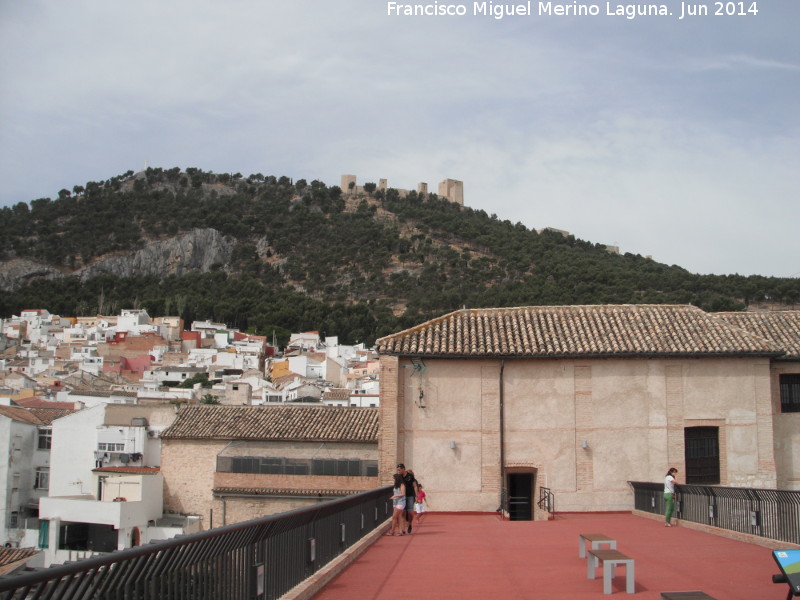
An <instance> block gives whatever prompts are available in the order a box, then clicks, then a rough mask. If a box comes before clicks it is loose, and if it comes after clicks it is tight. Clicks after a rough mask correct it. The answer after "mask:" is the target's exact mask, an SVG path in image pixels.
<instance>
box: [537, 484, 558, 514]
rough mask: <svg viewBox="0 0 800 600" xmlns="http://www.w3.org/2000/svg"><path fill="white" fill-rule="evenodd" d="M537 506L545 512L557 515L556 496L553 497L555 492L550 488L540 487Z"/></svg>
mask: <svg viewBox="0 0 800 600" xmlns="http://www.w3.org/2000/svg"><path fill="white" fill-rule="evenodd" d="M536 506H538V507H539V508H541V509H542V510H545V511H547V512H549V513H551V514H555V512H556V500H555V496H553V492H552V491H551V490H550V488H546V487H540V488H539V501H538V502H537V503H536Z"/></svg>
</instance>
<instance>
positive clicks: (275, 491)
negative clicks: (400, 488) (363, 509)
mask: <svg viewBox="0 0 800 600" xmlns="http://www.w3.org/2000/svg"><path fill="white" fill-rule="evenodd" d="M211 491H212V492H213V493H214V494H219V495H221V496H225V495H227V494H236V495H241V494H248V495H252V496H334V497H339V496H352V495H353V494H358V493H360V492H361V491H363V490H340V489H336V490H322V489H314V490H312V489H302V490H295V489H290V488H243V487H220V488H214V489H213V490H211Z"/></svg>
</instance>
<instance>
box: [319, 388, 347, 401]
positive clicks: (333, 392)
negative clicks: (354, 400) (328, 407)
mask: <svg viewBox="0 0 800 600" xmlns="http://www.w3.org/2000/svg"><path fill="white" fill-rule="evenodd" d="M322 397H323V398H324V399H325V400H349V399H350V390H349V389H348V388H333V389H330V390H328V391H327V392H324V393H323V394H322Z"/></svg>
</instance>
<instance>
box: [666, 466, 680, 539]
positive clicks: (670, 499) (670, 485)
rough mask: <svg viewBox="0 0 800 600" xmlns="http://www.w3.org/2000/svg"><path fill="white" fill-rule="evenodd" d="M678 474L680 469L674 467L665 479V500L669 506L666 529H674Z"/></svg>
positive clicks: (667, 508) (667, 507)
mask: <svg viewBox="0 0 800 600" xmlns="http://www.w3.org/2000/svg"><path fill="white" fill-rule="evenodd" d="M677 472H678V469H676V468H675V467H672V468H670V470H669V471H667V476H666V477H665V478H664V500H665V502H666V505H667V506H666V510H665V511H664V517H665V518H666V523H664V526H665V527H672V511H673V510H675V474H676V473H677Z"/></svg>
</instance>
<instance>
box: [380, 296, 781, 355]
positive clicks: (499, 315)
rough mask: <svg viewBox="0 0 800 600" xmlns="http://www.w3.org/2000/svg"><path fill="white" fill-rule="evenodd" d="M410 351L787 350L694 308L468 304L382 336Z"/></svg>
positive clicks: (393, 349) (385, 345) (392, 346)
mask: <svg viewBox="0 0 800 600" xmlns="http://www.w3.org/2000/svg"><path fill="white" fill-rule="evenodd" d="M377 345H378V350H379V352H381V353H382V354H396V355H405V356H442V357H448V356H450V357H459V356H473V357H478V356H517V357H530V358H554V357H572V356H575V357H578V356H596V357H607V356H637V355H644V356H696V355H707V356H721V355H724V356H737V355H738V356H741V355H765V356H770V355H771V356H778V355H781V354H783V347H782V346H781V345H779V344H776V343H775V342H772V341H770V340H769V339H764V338H763V337H756V336H754V335H751V334H750V333H748V332H746V331H743V330H742V329H740V328H737V327H732V326H730V325H729V324H728V323H727V322H725V321H723V320H721V319H717V318H715V317H713V316H712V315H709V314H708V313H706V312H704V311H702V310H700V309H699V308H697V307H694V306H684V305H679V306H676V305H596V306H529V307H518V308H485V309H464V310H459V311H455V312H452V313H450V314H447V315H444V316H442V317H439V318H437V319H433V320H431V321H427V322H425V323H422V324H421V325H417V326H416V327H412V328H411V329H406V330H405V331H401V332H399V333H395V334H393V335H389V336H386V337H383V338H380V339H379V340H377Z"/></svg>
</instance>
